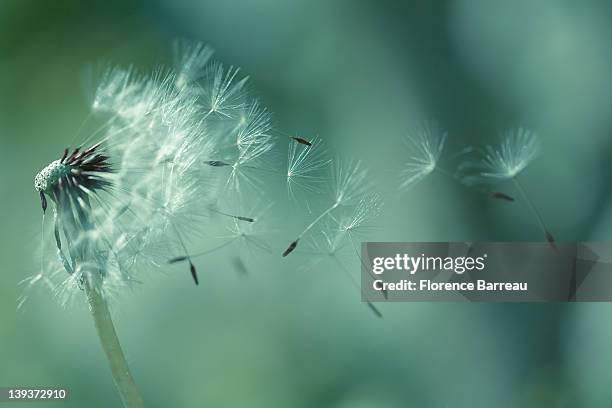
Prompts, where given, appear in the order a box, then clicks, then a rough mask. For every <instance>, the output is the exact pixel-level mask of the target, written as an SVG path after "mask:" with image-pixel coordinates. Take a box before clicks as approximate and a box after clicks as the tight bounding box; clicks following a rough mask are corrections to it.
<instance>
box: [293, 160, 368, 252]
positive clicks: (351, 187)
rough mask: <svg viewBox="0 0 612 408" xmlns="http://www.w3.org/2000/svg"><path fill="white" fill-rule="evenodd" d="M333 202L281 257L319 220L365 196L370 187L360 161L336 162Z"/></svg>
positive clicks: (333, 173)
mask: <svg viewBox="0 0 612 408" xmlns="http://www.w3.org/2000/svg"><path fill="white" fill-rule="evenodd" d="M332 179H333V193H334V202H333V204H332V205H331V206H330V207H328V208H327V209H326V210H325V211H323V212H322V213H321V214H319V216H318V217H316V218H315V219H314V220H313V221H312V222H311V223H310V224H308V226H307V227H306V228H304V230H303V231H302V232H301V233H300V234H299V235H298V236H297V238H296V239H295V240H293V241H292V242H291V243H290V244H289V246H288V247H287V249H285V251H284V252H283V254H282V256H283V257H286V256H287V255H289V254H290V253H292V252H293V251H294V250H295V249H296V248H297V246H298V243H299V242H300V239H302V237H304V235H306V234H307V233H308V232H309V231H310V230H311V229H312V228H313V227H315V226H316V225H317V224H318V223H319V222H321V220H323V219H325V217H327V216H329V214H331V213H332V212H333V211H334V210H335V209H336V208H338V207H340V206H342V205H349V204H352V203H353V202H354V201H355V200H357V199H359V198H360V197H361V196H363V195H365V194H366V193H367V192H368V190H369V189H370V188H371V187H372V185H371V183H370V182H369V180H368V173H367V171H366V170H365V169H364V168H363V165H362V163H361V162H360V161H347V162H343V161H341V160H338V161H337V162H336V165H335V166H334V167H333V171H332Z"/></svg>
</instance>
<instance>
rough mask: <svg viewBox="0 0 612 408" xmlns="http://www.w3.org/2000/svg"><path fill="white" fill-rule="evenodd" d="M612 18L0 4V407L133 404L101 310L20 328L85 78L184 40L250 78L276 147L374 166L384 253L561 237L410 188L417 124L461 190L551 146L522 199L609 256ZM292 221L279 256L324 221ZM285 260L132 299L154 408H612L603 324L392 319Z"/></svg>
mask: <svg viewBox="0 0 612 408" xmlns="http://www.w3.org/2000/svg"><path fill="white" fill-rule="evenodd" d="M610 18H612V7H611V6H610V5H609V4H608V3H606V2H596V1H592V2H570V1H548V0H542V1H537V2H536V1H528V0H519V1H512V2H510V1H503V0H492V1H491V0H469V1H410V2H399V1H397V2H396V1H348V0H338V1H323V0H321V1H312V0H294V1H282V0H262V1H249V0H240V1H239V0H216V1H196V0H155V1H127V0H126V1H119V0H114V1H104V2H102V1H100V2H94V1H76V0H74V1H66V0H64V1H54V2H51V1H47V2H44V1H34V0H0V234H1V235H0V260H1V261H2V262H1V263H0V265H1V266H0V272H1V276H2V278H1V280H0V281H1V284H0V323H1V324H0V386H28V385H30V386H36V385H38V386H67V387H69V388H70V390H71V392H72V396H71V399H70V401H69V402H68V403H66V404H65V406H70V407H84V406H87V407H109V406H118V405H119V403H120V402H119V398H118V396H117V393H116V391H115V388H114V385H113V383H112V378H111V376H110V371H109V370H108V367H107V365H106V361H105V360H104V358H103V354H102V352H101V349H100V346H99V344H98V340H97V338H96V336H95V333H94V329H93V325H92V322H91V320H90V317H89V316H88V312H87V309H86V307H85V306H84V305H80V307H79V306H78V305H76V306H73V307H70V308H62V307H61V306H59V305H58V304H57V303H56V302H55V301H54V300H53V299H52V297H51V296H50V295H49V294H48V293H46V292H44V291H41V292H38V293H35V294H33V296H32V297H31V298H30V300H29V301H28V303H27V305H26V308H25V309H24V310H20V311H17V309H16V305H17V297H18V296H19V295H20V293H21V291H22V289H23V288H22V287H20V286H19V285H18V283H19V282H20V281H21V280H22V279H24V278H25V277H27V276H29V275H32V274H33V273H36V268H37V266H36V265H37V264H38V262H39V260H38V258H37V255H36V254H35V253H36V248H37V246H38V244H39V239H40V219H41V211H40V202H39V199H38V197H37V195H36V193H35V191H34V189H33V178H34V175H35V174H36V173H37V172H38V170H40V168H42V167H43V166H44V165H45V164H47V163H48V162H50V161H52V160H54V159H56V158H57V157H58V156H59V155H60V154H61V152H62V151H63V148H64V147H65V145H66V144H67V143H69V142H70V140H71V139H72V136H73V135H74V133H75V131H76V129H77V128H78V126H79V124H80V123H81V121H82V120H83V118H84V117H85V115H86V114H87V106H86V102H85V98H84V96H83V90H82V86H81V80H80V78H81V73H82V70H83V68H84V66H85V65H86V64H87V63H89V62H92V61H93V62H95V61H113V62H117V63H119V64H124V65H127V64H135V65H136V66H137V67H139V68H142V69H150V68H152V67H153V66H154V65H155V63H156V62H159V61H161V62H168V61H169V59H168V55H169V50H170V44H171V42H172V41H173V40H174V39H176V38H183V37H184V38H192V39H198V40H201V41H204V42H206V43H208V44H210V45H212V46H213V47H214V48H215V49H216V50H217V54H216V56H217V58H218V59H220V60H221V61H222V62H224V63H228V64H234V65H238V66H241V67H242V68H243V69H244V70H245V71H246V72H248V73H249V74H250V75H251V76H252V79H253V80H252V82H251V88H252V89H253V91H254V93H255V94H257V95H258V96H259V97H260V98H261V99H262V101H263V102H264V103H265V104H266V105H267V106H268V107H269V108H270V109H271V110H272V111H273V112H274V113H275V122H276V124H277V128H278V129H279V130H280V131H282V132H284V134H300V135H305V136H310V137H312V136H314V135H320V136H321V137H322V138H323V139H325V140H326V143H327V144H328V146H329V148H330V150H331V151H332V153H335V154H341V155H346V156H351V157H357V158H361V159H363V160H364V161H366V163H367V164H368V165H369V167H370V168H371V169H372V171H373V173H374V174H373V177H374V179H375V180H377V183H378V184H379V189H380V190H381V191H382V192H383V194H384V196H385V199H386V207H385V211H384V213H383V215H382V216H381V218H380V220H379V226H380V228H378V229H377V230H376V231H375V232H374V233H373V234H372V240H386V241H455V240H456V241H464V240H467V241H476V240H490V241H494V240H499V241H506V240H507V241H515V240H521V241H530V240H541V234H540V232H539V230H538V228H537V226H536V225H535V224H534V223H533V220H532V216H531V214H530V213H529V212H528V209H527V207H526V206H525V204H524V203H522V202H517V203H515V204H506V203H501V202H495V201H491V200H488V199H487V198H486V197H484V196H481V195H478V194H475V193H473V192H471V191H469V190H466V189H464V188H463V187H461V186H460V185H457V184H454V183H453V182H452V181H448V180H445V179H444V178H440V177H438V176H433V177H431V178H429V179H428V180H426V181H425V182H423V183H422V184H420V185H419V186H417V187H415V188H414V189H413V190H411V191H410V192H408V193H404V194H399V193H397V192H396V191H395V190H396V188H397V185H398V180H397V169H398V168H401V164H402V160H405V158H403V156H404V157H405V155H406V153H407V152H406V150H405V149H404V148H403V145H402V138H403V137H404V136H405V135H406V133H407V131H408V129H409V128H410V126H412V125H413V124H414V123H415V121H416V120H417V119H418V118H422V117H433V118H436V119H437V120H438V121H439V122H440V124H441V125H442V126H443V127H444V128H445V129H447V130H448V131H449V149H448V150H447V151H446V156H445V162H444V166H448V167H449V168H450V169H451V170H452V169H453V166H454V164H453V157H452V155H453V153H454V152H456V151H459V150H460V149H461V148H462V147H464V146H465V145H468V144H477V145H480V144H486V143H495V142H496V141H497V140H498V138H497V132H498V131H499V130H501V129H504V128H506V127H509V126H515V125H524V126H527V127H530V128H533V129H536V130H537V131H538V132H539V133H540V135H541V138H542V142H543V145H544V149H543V155H542V157H541V158H540V159H538V160H537V161H536V162H534V163H533V165H532V166H530V167H529V168H528V169H527V170H526V171H525V173H524V174H523V175H522V182H523V183H524V185H525V187H526V189H527V190H528V191H529V193H530V195H531V197H532V199H533V200H534V201H535V202H536V203H537V205H538V206H539V208H540V209H541V211H542V212H543V214H544V217H545V219H546V221H547V223H548V224H549V226H550V228H551V230H552V231H553V233H554V234H555V236H556V237H557V239H558V240H561V241H574V240H599V241H608V240H610V235H611V233H610V231H612V203H611V198H612V194H611V193H612V191H611V189H610V183H609V174H610V164H609V161H610V158H611V152H612V149H611V144H612V139H611V138H610V135H611V132H612V115H610V106H612V74H611V73H612V48H610V46H609V45H610V38H611V36H612V25H610V24H609V22H610ZM285 143H286V142H285ZM270 188H271V189H272V190H273V191H275V193H276V194H282V190H283V186H282V185H281V186H278V185H274V186H270ZM501 188H502V189H503V190H504V191H507V192H512V190H511V186H502V187H501ZM274 214H275V216H276V219H275V220H273V221H274V223H275V226H276V228H277V230H278V232H277V233H276V235H274V237H273V238H271V244H272V245H273V248H277V249H278V251H276V252H278V254H280V252H281V251H282V249H284V246H285V245H286V244H287V242H289V241H290V240H291V239H292V238H293V237H294V236H295V234H296V233H297V232H298V231H299V227H300V226H303V225H304V224H305V223H306V221H307V220H308V219H309V218H310V216H309V215H308V214H307V213H306V212H304V211H301V210H300V209H297V208H282V209H280V210H278V212H275V213H274ZM276 252H275V253H273V254H272V255H269V256H264V255H258V256H257V257H256V259H254V260H252V262H251V263H250V264H249V265H250V271H251V272H252V273H250V275H249V276H248V277H246V278H244V277H240V276H237V274H236V273H235V271H234V270H232V269H231V268H230V267H229V262H228V256H229V255H228V253H220V254H216V255H214V256H211V257H210V258H209V259H206V260H202V261H201V262H200V265H199V268H200V271H201V274H202V276H201V280H202V281H203V282H202V283H203V284H202V285H200V287H197V288H196V287H194V286H193V284H192V283H191V281H190V280H189V279H188V277H187V276H186V272H185V271H184V270H183V269H181V268H176V269H169V270H168V271H167V273H165V274H161V275H159V276H152V277H151V278H147V279H146V285H143V287H142V288H139V289H137V290H135V291H134V292H132V293H128V294H126V295H125V296H123V297H122V298H121V299H119V300H118V302H117V304H116V305H114V306H115V307H114V314H115V316H116V323H117V327H118V331H119V335H120V337H121V340H122V342H123V345H124V348H125V349H126V351H127V354H128V358H129V361H130V363H131V366H132V369H133V374H134V376H135V378H136V381H137V382H138V384H139V386H140V387H141V390H142V393H143V395H144V399H145V402H146V404H147V406H150V407H169V406H188V407H200V406H202V407H206V406H215V407H219V406H229V407H266V408H269V407H342V408H344V407H355V408H366V407H453V408H454V407H491V406H495V407H574V406H584V407H608V406H610V405H611V404H612V387H610V370H611V369H610V367H612V348H611V347H610V344H612V324H610V322H611V319H612V313H611V312H612V309H611V307H610V306H609V305H607V304H576V305H568V304H548V305H530V304H517V305H515V304H427V303H422V304H408V303H396V304H380V309H381V310H382V311H383V313H384V314H385V318H384V320H377V319H375V318H374V317H373V316H372V315H371V314H369V313H368V310H367V308H366V307H365V306H364V305H363V304H361V303H360V302H359V294H358V293H357V292H356V291H355V290H353V288H352V287H350V286H349V285H348V284H347V283H346V280H345V279H344V277H343V276H341V274H340V273H338V271H337V270H336V269H335V268H334V266H333V265H329V264H325V263H322V264H321V265H320V266H319V267H317V268H316V269H314V270H312V271H310V272H303V271H301V270H300V269H299V268H298V267H299V266H300V265H301V264H303V263H304V261H305V258H306V257H307V255H305V254H301V255H299V254H296V256H292V257H289V258H287V259H286V260H281V259H280V256H277V254H276ZM347 262H348V264H349V265H350V267H351V270H352V271H354V273H355V275H356V276H357V275H358V268H359V264H358V262H355V260H349V261H347ZM28 405H29V404H19V405H15V406H22V407H25V406H28ZM32 406H44V404H42V405H41V404H32Z"/></svg>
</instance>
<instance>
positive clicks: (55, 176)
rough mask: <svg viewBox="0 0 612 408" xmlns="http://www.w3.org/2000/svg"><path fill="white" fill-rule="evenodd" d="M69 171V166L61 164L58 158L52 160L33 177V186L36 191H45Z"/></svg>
mask: <svg viewBox="0 0 612 408" xmlns="http://www.w3.org/2000/svg"><path fill="white" fill-rule="evenodd" d="M69 171H70V169H69V167H68V166H66V165H65V164H62V162H61V161H60V160H55V161H52V162H51V163H50V164H49V165H48V166H47V167H45V168H44V169H43V170H41V171H40V173H38V174H37V175H36V177H35V178H34V188H35V189H36V191H38V192H43V193H44V192H47V191H49V190H50V188H51V187H52V186H54V185H55V184H57V182H58V181H59V180H60V178H62V177H63V176H65V175H66V174H68V172H69Z"/></svg>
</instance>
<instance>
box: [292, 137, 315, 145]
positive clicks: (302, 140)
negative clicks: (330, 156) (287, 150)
mask: <svg viewBox="0 0 612 408" xmlns="http://www.w3.org/2000/svg"><path fill="white" fill-rule="evenodd" d="M292 139H293V140H295V141H296V142H298V143H300V144H303V145H306V146H312V143H311V142H309V141H308V140H306V139H303V138H301V137H292Z"/></svg>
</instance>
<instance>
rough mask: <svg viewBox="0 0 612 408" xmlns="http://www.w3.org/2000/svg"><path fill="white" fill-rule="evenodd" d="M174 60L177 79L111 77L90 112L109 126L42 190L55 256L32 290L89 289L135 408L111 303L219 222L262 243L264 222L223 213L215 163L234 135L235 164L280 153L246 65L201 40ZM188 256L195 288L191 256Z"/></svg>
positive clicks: (109, 72)
mask: <svg viewBox="0 0 612 408" xmlns="http://www.w3.org/2000/svg"><path fill="white" fill-rule="evenodd" d="M176 52H177V57H176V58H177V65H176V69H175V71H167V70H164V69H158V70H156V71H154V72H153V73H152V74H148V75H147V74H139V73H136V72H135V70H133V69H120V68H109V69H106V70H105V71H104V73H103V75H102V77H101V80H100V83H99V86H98V88H97V90H96V92H95V93H94V96H93V99H92V104H91V108H92V112H93V113H95V114H96V115H97V116H104V120H103V123H102V125H101V126H99V127H98V128H97V129H96V130H95V131H92V132H91V133H90V134H89V136H88V137H86V138H85V139H84V140H82V141H81V143H79V144H78V145H77V147H75V148H71V149H65V150H64V151H63V153H62V154H61V155H59V157H58V159H56V160H54V161H52V162H51V163H50V164H49V165H47V166H46V167H44V169H43V170H41V171H40V172H39V173H38V174H37V175H36V178H35V182H34V186H35V189H36V191H37V192H38V194H39V197H40V201H41V207H42V210H43V234H42V236H43V239H44V238H45V234H44V214H45V213H47V212H48V210H49V207H50V206H51V205H52V213H53V224H54V225H53V240H54V242H55V246H56V250H57V256H56V257H54V258H52V259H50V260H48V261H45V260H43V261H42V263H41V264H42V268H41V272H40V273H39V274H37V275H36V276H34V277H32V278H30V279H29V280H28V281H27V284H28V287H32V286H34V285H38V284H41V283H42V284H44V285H46V286H47V287H49V288H50V289H51V290H52V291H53V292H54V294H55V295H56V296H58V297H59V298H60V299H61V300H62V301H63V302H67V301H68V300H69V299H70V298H73V297H74V295H77V294H81V293H84V295H85V297H86V299H87V302H88V304H89V309H90V311H91V314H92V317H93V320H94V323H95V327H96V329H97V333H98V336H99V338H100V341H101V344H102V347H103V349H104V352H105V354H106V356H107V358H108V361H109V363H110V366H111V371H112V374H113V377H114V380H115V383H116V385H117V388H118V390H119V393H120V395H121V398H122V401H123V404H124V405H125V406H126V407H140V406H142V405H143V404H142V399H141V397H140V395H139V393H138V390H137V387H136V384H135V382H134V380H133V378H132V376H131V374H130V371H129V367H128V365H127V362H126V359H125V356H124V354H123V350H122V348H121V345H120V343H119V340H118V338H117V335H116V331H115V328H114V325H113V322H112V318H111V314H110V311H109V304H110V303H111V301H112V300H113V298H114V297H115V296H116V295H117V294H118V293H120V292H121V291H122V290H123V289H124V288H129V287H132V286H133V285H134V284H136V283H138V282H139V281H138V280H137V279H136V276H137V274H138V273H139V272H140V271H149V270H153V269H159V268H160V267H161V266H162V265H165V264H167V260H168V259H170V258H171V256H172V254H176V253H177V252H180V253H182V254H189V253H190V251H189V243H190V241H191V238H192V237H195V236H198V235H200V234H201V233H202V231H203V226H204V225H205V223H206V222H209V221H210V220H211V219H213V217H211V216H212V215H215V214H217V215H219V214H220V215H223V216H224V218H225V219H229V220H231V221H232V222H233V223H234V226H235V229H236V231H237V230H238V229H240V231H241V232H240V237H244V239H247V240H249V242H256V241H255V240H254V239H253V238H250V237H249V236H248V234H247V233H245V232H244V230H243V228H244V227H243V225H242V224H248V225H252V224H253V223H254V222H255V218H253V217H250V216H245V215H236V214H234V213H233V212H231V211H224V210H222V209H219V208H218V207H217V206H216V203H217V202H218V201H219V198H220V196H221V194H222V188H220V186H223V185H224V181H223V179H222V177H221V175H220V174H219V173H218V172H217V171H214V170H215V169H214V167H224V165H225V164H224V163H225V161H224V160H219V159H213V157H214V155H215V154H217V153H218V152H219V151H220V150H222V149H223V148H224V146H225V144H226V142H227V140H228V134H229V135H234V136H235V137H236V140H237V142H236V143H235V149H236V151H237V157H238V159H236V161H235V162H233V163H232V164H231V165H230V167H232V168H233V167H234V166H236V163H240V164H241V165H243V164H248V163H252V162H253V161H255V160H257V159H259V158H260V157H261V155H263V154H264V153H266V152H268V151H269V150H270V149H271V146H272V141H271V138H270V137H269V136H268V135H267V132H268V130H269V121H268V120H269V116H268V114H267V113H266V112H265V110H264V109H263V108H261V107H260V106H259V105H258V104H257V103H256V102H251V101H248V98H247V96H246V94H245V91H244V86H245V83H246V78H239V77H238V72H239V71H238V69H234V68H230V69H228V70H224V69H223V68H222V66H221V65H220V64H218V63H215V62H212V63H210V62H209V59H210V56H211V55H212V51H211V50H210V49H209V48H207V47H205V46H203V45H201V44H182V45H180V46H177V48H176ZM244 112H246V114H245V115H243V114H242V113H244ZM245 118H246V119H245ZM228 130H229V133H228ZM236 167H238V166H236ZM238 225H240V226H238ZM235 234H238V232H235ZM180 258H181V260H183V261H186V262H188V265H189V271H190V274H191V277H192V279H193V280H194V282H195V283H196V284H198V283H199V278H198V275H197V271H196V266H195V264H194V262H193V260H192V256H190V255H182V256H181V257H180ZM175 259H178V258H175Z"/></svg>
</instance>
